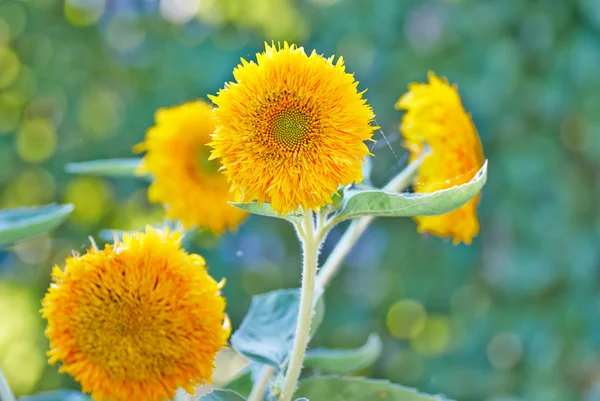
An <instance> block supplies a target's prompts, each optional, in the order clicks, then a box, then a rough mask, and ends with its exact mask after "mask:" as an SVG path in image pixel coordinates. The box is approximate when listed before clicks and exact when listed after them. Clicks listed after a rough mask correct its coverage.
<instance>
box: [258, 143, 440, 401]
mask: <svg viewBox="0 0 600 401" xmlns="http://www.w3.org/2000/svg"><path fill="white" fill-rule="evenodd" d="M429 154H430V149H429V148H426V149H424V151H423V153H422V154H421V155H420V156H419V157H418V158H417V159H416V160H415V161H413V162H412V163H410V164H409V165H408V166H407V167H406V168H405V169H404V170H402V171H401V172H400V173H399V174H398V175H396V176H395V177H394V178H392V180H391V181H390V182H389V183H388V184H387V185H386V186H385V187H384V188H383V189H384V190H385V191H390V192H401V191H402V190H404V189H406V187H408V186H409V185H410V183H411V181H412V179H413V177H414V176H415V174H416V173H417V170H418V169H419V167H420V166H421V164H422V163H423V160H424V159H425V158H426V157H427V156H429ZM310 215H311V219H310V225H309V226H310V227H311V230H310V233H311V234H312V236H313V237H314V238H324V236H325V234H326V231H328V230H329V229H330V228H331V227H330V226H328V224H327V223H325V222H324V221H322V220H319V222H320V224H319V228H320V230H319V231H320V232H317V233H315V232H314V226H313V224H312V213H311V214H310ZM323 216H324V215H321V214H320V216H319V218H322V217H323ZM372 221H373V217H372V216H367V217H362V218H360V219H358V220H354V221H353V222H352V223H351V224H350V226H349V227H348V229H347V230H346V232H345V233H344V235H343V236H342V238H341V239H340V241H339V242H338V243H337V245H336V246H335V248H334V249H333V251H332V252H331V254H330V255H329V257H328V258H327V261H326V262H325V264H324V265H323V267H322V268H321V269H320V270H319V274H318V275H317V279H316V281H317V283H316V285H318V286H319V288H322V289H325V288H326V287H327V286H328V285H329V283H330V282H331V279H332V278H333V277H334V276H335V275H336V273H337V271H338V270H339V268H340V266H341V265H342V262H343V261H344V258H345V257H346V256H347V255H348V253H349V252H350V250H351V249H352V247H353V246H354V244H356V241H358V239H359V238H360V236H361V235H362V233H363V232H364V231H365V230H366V229H367V227H368V226H369V224H371V222H372ZM297 228H298V234H299V236H300V237H301V238H302V241H303V248H304V257H305V260H304V261H305V263H306V256H307V249H306V246H305V243H306V240H305V239H304V237H306V236H305V231H304V230H303V229H302V227H301V226H300V227H297ZM316 242H318V239H317V241H316ZM320 245H321V244H319V243H317V244H315V248H316V249H315V250H314V252H315V253H317V252H318V248H319V247H320ZM316 263H317V262H316V255H315V265H316ZM305 276H306V271H304V272H303V291H304V277H305ZM313 291H314V289H313ZM309 326H310V323H309ZM295 346H296V343H295V344H294V347H295ZM305 351H306V344H305V345H304V347H303V356H304V352H305ZM290 364H291V360H290ZM301 369H302V366H300V368H299V369H298V373H297V374H298V375H299V374H300V371H301ZM273 373H275V369H274V368H272V367H271V366H265V367H263V368H262V371H261V373H260V378H261V379H264V380H259V381H257V383H256V384H255V385H254V388H253V389H252V393H251V394H250V398H248V401H262V397H263V395H264V392H265V389H266V386H267V383H268V380H269V378H270V377H271V376H272V375H273ZM288 376H289V370H288ZM287 379H288V377H286V383H287V381H288V380H287ZM297 381H298V379H297V378H296V380H295V382H294V387H295V385H296V383H297ZM294 390H295V388H293V389H292V393H293V391H294ZM290 397H291V395H290ZM289 399H290V398H288V399H287V400H289ZM280 400H281V401H287V400H286V399H284V398H283V393H282V397H281V398H280Z"/></svg>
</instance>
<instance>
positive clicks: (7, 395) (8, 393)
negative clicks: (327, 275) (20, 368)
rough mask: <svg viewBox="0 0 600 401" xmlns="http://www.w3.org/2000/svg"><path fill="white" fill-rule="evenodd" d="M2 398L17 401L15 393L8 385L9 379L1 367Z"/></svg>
mask: <svg viewBox="0 0 600 401" xmlns="http://www.w3.org/2000/svg"><path fill="white" fill-rule="evenodd" d="M0 400H1V401H16V398H15V395H14V394H13V392H12V390H11V389H10V386H9V385H8V381H7V380H6V377H4V372H3V371H2V368H0Z"/></svg>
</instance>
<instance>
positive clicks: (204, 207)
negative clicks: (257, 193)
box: [134, 100, 247, 234]
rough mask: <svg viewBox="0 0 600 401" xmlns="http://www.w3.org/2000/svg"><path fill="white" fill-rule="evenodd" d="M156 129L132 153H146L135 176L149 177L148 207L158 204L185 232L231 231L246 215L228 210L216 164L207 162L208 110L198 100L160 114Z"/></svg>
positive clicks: (229, 197) (212, 127)
mask: <svg viewBox="0 0 600 401" xmlns="http://www.w3.org/2000/svg"><path fill="white" fill-rule="evenodd" d="M155 119H156V125H154V126H153V127H151V128H150V129H149V130H148V132H147V133H146V139H145V141H144V142H143V143H141V144H139V145H137V146H136V147H135V148H134V150H135V151H144V150H145V151H146V155H145V156H144V158H143V161H142V164H141V166H140V168H139V169H138V173H139V174H146V173H150V174H151V175H152V177H153V182H152V184H151V185H150V188H149V190H148V198H149V200H150V201H151V202H156V203H162V204H164V205H165V207H166V215H167V217H169V218H172V219H176V220H180V221H181V222H182V224H183V226H184V227H185V228H190V227H194V226H197V227H202V228H207V229H209V230H210V231H212V232H214V233H216V234H221V233H223V232H224V231H225V230H226V229H228V228H229V229H235V228H236V227H237V226H238V225H239V224H240V223H241V222H242V221H243V220H244V219H245V218H246V216H247V213H246V212H244V211H242V210H240V209H238V208H236V207H234V206H231V205H230V204H229V203H228V201H230V200H233V197H232V195H231V194H230V192H229V184H228V183H227V178H226V177H225V175H224V174H222V173H220V172H219V171H218V170H219V168H220V167H221V165H220V164H219V162H218V161H216V160H209V159H208V158H209V156H210V148H209V147H208V146H207V144H208V142H210V138H211V137H210V135H211V134H212V133H213V132H214V130H215V120H214V115H213V109H212V107H211V106H210V105H209V104H208V103H207V102H204V101H201V100H198V101H194V102H190V103H185V104H182V105H178V106H174V107H171V108H164V109H160V110H158V111H157V112H156V115H155Z"/></svg>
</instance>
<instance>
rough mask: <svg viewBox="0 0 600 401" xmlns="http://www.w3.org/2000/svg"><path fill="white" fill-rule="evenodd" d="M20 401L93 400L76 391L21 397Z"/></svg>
mask: <svg viewBox="0 0 600 401" xmlns="http://www.w3.org/2000/svg"><path fill="white" fill-rule="evenodd" d="M19 401H91V398H90V397H88V396H86V395H84V394H81V393H80V392H79V391H75V390H55V391H48V392H44V393H39V394H36V395H27V396H24V397H20V398H19Z"/></svg>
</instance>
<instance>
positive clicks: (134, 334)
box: [42, 227, 229, 401]
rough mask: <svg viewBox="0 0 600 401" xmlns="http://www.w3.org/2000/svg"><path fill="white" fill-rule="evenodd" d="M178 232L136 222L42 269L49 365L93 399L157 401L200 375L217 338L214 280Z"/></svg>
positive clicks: (206, 373)
mask: <svg viewBox="0 0 600 401" xmlns="http://www.w3.org/2000/svg"><path fill="white" fill-rule="evenodd" d="M180 241H181V236H180V233H178V232H173V233H171V232H169V231H168V230H165V231H160V230H157V229H152V228H150V227H148V228H146V232H145V233H137V234H133V235H128V234H126V235H125V236H124V238H123V241H117V240H115V243H114V245H106V247H105V248H104V250H98V249H96V248H95V247H94V248H92V249H90V250H89V251H88V252H87V253H86V254H84V255H82V256H79V255H75V256H73V257H70V258H69V259H67V262H66V267H65V269H64V270H61V269H59V268H58V267H57V266H55V267H54V269H53V271H52V278H53V280H52V281H53V283H52V285H51V286H50V289H49V290H48V293H47V294H46V296H45V297H44V299H43V301H42V305H43V309H42V315H43V317H44V318H46V319H47V320H48V327H47V329H46V335H47V337H48V338H49V340H50V351H49V352H48V356H49V358H50V359H49V361H50V363H51V364H55V363H57V362H60V363H61V364H62V365H61V367H60V369H59V371H60V372H62V373H68V374H70V375H72V376H73V377H74V378H75V380H77V381H78V382H79V383H80V384H81V387H82V390H83V391H84V392H86V393H91V395H92V397H93V398H94V399H95V400H98V401H129V400H144V401H164V400H166V399H171V398H172V397H173V396H174V394H175V390H176V389H177V388H178V387H183V388H185V389H186V390H187V391H188V392H193V389H194V386H195V385H198V384H202V383H204V382H210V380H211V375H212V372H213V369H214V361H215V356H216V354H217V351H219V350H220V349H221V348H222V347H223V346H225V344H226V342H227V338H228V336H229V327H228V320H227V318H226V315H225V299H224V298H223V297H222V296H221V295H220V293H219V290H220V288H221V287H222V285H221V284H220V283H217V282H216V281H215V280H214V279H213V278H211V277H210V276H209V275H208V273H207V271H206V266H205V263H204V259H203V258H202V257H201V256H198V255H193V254H187V253H185V252H184V250H183V249H181V248H180V246H179V242H180Z"/></svg>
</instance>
